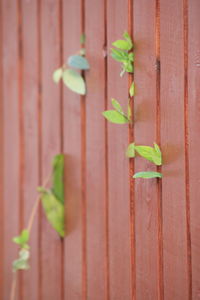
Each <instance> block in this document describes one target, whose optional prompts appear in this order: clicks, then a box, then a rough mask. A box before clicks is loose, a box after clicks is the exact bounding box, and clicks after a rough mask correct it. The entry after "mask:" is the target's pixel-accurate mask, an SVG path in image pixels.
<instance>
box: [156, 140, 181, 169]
mask: <svg viewBox="0 0 200 300" xmlns="http://www.w3.org/2000/svg"><path fill="white" fill-rule="evenodd" d="M161 150H162V156H163V165H169V164H171V163H173V162H175V161H176V160H177V159H178V158H180V157H181V156H182V155H183V152H184V149H183V147H181V146H180V145H175V144H164V145H161Z"/></svg>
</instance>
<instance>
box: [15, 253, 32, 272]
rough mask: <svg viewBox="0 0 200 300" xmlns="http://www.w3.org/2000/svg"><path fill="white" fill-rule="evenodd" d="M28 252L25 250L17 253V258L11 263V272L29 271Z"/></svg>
mask: <svg viewBox="0 0 200 300" xmlns="http://www.w3.org/2000/svg"><path fill="white" fill-rule="evenodd" d="M29 257H30V252H29V251H28V250H27V249H21V250H20V251H19V258H18V259H16V260H14V261H13V271H14V272H16V271H17V270H28V269H29V263H28V260H29Z"/></svg>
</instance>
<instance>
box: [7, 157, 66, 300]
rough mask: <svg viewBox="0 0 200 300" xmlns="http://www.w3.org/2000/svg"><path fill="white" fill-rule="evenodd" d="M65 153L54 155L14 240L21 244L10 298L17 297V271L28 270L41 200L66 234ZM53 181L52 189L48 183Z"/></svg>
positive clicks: (53, 222)
mask: <svg viewBox="0 0 200 300" xmlns="http://www.w3.org/2000/svg"><path fill="white" fill-rule="evenodd" d="M63 174H64V155H63V154H58V155H56V156H55V157H54V159H53V163H52V171H51V174H50V175H49V176H48V178H47V179H46V180H45V182H44V184H43V186H40V187H38V188H37V190H38V193H39V194H38V196H37V198H36V200H35V203H34V206H33V208H32V211H31V215H30V218H29V221H28V225H27V228H26V229H23V230H22V231H21V233H20V235H19V236H16V237H14V238H13V242H14V243H15V244H17V245H18V246H19V254H18V258H17V259H15V260H14V261H13V264H12V267H13V272H14V276H13V282H12V288H11V296H10V299H11V300H14V299H15V292H16V280H17V276H16V272H17V271H19V270H28V269H29V268H30V266H29V258H30V245H29V240H30V233H31V229H32V226H33V222H34V219H35V216H36V213H37V210H38V207H39V203H40V201H41V203H42V206H43V209H44V212H45V215H46V218H47V220H48V221H49V223H50V224H51V226H52V227H53V228H54V229H55V230H56V232H57V233H58V234H59V235H60V237H61V238H64V236H65V224H64V212H65V210H64V182H63ZM50 182H52V186H51V188H50V189H48V188H47V185H48V184H49V183H50Z"/></svg>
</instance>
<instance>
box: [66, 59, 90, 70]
mask: <svg viewBox="0 0 200 300" xmlns="http://www.w3.org/2000/svg"><path fill="white" fill-rule="evenodd" d="M67 63H68V65H69V66H70V67H73V68H76V69H80V70H88V69H89V68H90V66H89V63H88V61H87V59H86V58H85V57H83V56H81V55H72V56H70V57H69V58H68V61H67Z"/></svg>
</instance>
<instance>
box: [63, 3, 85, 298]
mask: <svg viewBox="0 0 200 300" xmlns="http://www.w3.org/2000/svg"><path fill="white" fill-rule="evenodd" d="M80 13H81V5H80V0H75V1H72V0H71V1H64V2H63V55H64V56H63V62H66V61H67V58H68V57H69V56H70V55H73V54H75V53H76V52H77V51H78V50H79V48H80V35H81V22H80ZM74 16H77V18H75V17H74ZM72 31H73V34H72ZM63 93H64V99H63V100H64V153H65V155H66V165H65V166H66V167H65V170H66V171H65V201H66V233H67V236H66V238H65V264H64V267H65V269H64V272H65V273H64V276H65V277H64V278H65V285H64V291H65V298H64V299H65V300H68V299H74V300H79V299H82V211H81V119H80V107H81V104H80V101H81V98H80V96H79V95H78V94H75V93H73V92H72V91H70V90H69V89H68V88H67V87H66V86H64V87H63Z"/></svg>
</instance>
